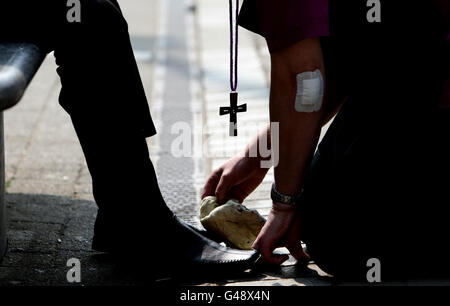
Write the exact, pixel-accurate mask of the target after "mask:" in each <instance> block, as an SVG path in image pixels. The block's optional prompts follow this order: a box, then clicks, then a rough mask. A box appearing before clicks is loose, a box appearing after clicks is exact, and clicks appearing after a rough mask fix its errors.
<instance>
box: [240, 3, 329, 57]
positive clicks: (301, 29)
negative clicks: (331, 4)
mask: <svg viewBox="0 0 450 306" xmlns="http://www.w3.org/2000/svg"><path fill="white" fill-rule="evenodd" d="M282 4H283V5H280V3H279V2H278V1H275V0H244V3H243V4H242V8H241V11H240V14H239V24H240V25H241V26H242V27H244V28H246V29H248V30H250V31H252V32H255V33H258V34H260V35H262V36H264V37H265V38H266V40H267V45H268V47H269V50H270V51H271V52H276V51H279V50H282V49H284V48H286V47H288V46H290V45H292V44H295V43H296V42H299V41H301V40H303V39H305V38H311V37H319V36H328V35H329V34H330V30H329V22H328V0H283V2H282Z"/></svg>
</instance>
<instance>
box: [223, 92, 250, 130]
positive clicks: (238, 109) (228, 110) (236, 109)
mask: <svg viewBox="0 0 450 306" xmlns="http://www.w3.org/2000/svg"><path fill="white" fill-rule="evenodd" d="M237 101H238V93H237V92H236V91H233V92H231V93H230V106H226V107H221V108H220V116H223V115H230V136H237V113H242V112H246V111H247V104H242V105H239V106H238V105H237Z"/></svg>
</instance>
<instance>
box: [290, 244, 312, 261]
mask: <svg viewBox="0 0 450 306" xmlns="http://www.w3.org/2000/svg"><path fill="white" fill-rule="evenodd" d="M287 249H288V250H289V253H291V255H292V256H294V258H295V259H296V260H297V261H309V256H308V254H306V253H305V252H304V251H303V248H302V244H301V243H300V242H298V243H295V244H293V245H291V246H287Z"/></svg>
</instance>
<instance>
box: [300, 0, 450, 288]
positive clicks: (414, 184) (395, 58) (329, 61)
mask: <svg viewBox="0 0 450 306" xmlns="http://www.w3.org/2000/svg"><path fill="white" fill-rule="evenodd" d="M366 12H367V7H366V6H365V3H363V2H361V1H347V2H345V3H343V2H342V1H330V15H331V19H330V20H331V30H332V35H331V36H330V37H328V38H325V39H323V42H324V47H325V48H324V57H325V61H326V66H327V76H328V77H331V78H335V80H337V81H338V86H339V89H341V90H342V91H344V94H345V95H348V96H350V99H349V100H348V101H347V102H346V104H345V105H344V107H343V109H342V110H341V111H340V114H339V115H338V117H337V118H336V120H335V122H333V125H332V126H331V127H330V129H329V131H328V133H327V136H325V138H324V141H323V142H322V144H321V145H320V147H319V154H318V155H317V156H316V159H315V161H314V163H313V165H312V167H311V172H310V174H309V177H308V180H307V183H306V185H305V193H304V196H303V198H302V199H301V200H300V202H299V206H300V210H301V216H302V218H303V225H304V229H303V233H304V236H305V237H304V240H305V241H306V243H307V245H308V248H309V250H310V252H311V255H312V257H313V259H314V260H315V261H316V262H317V263H318V264H319V266H321V267H322V268H323V269H324V270H326V271H327V272H329V273H331V274H336V275H339V276H342V277H352V278H353V277H357V278H360V279H362V280H365V277H366V273H367V271H368V269H369V268H368V267H366V263H367V260H368V259H370V258H378V259H380V261H381V269H382V279H386V278H389V277H392V278H399V277H400V278H401V277H403V278H407V277H409V276H431V275H436V274H438V273H443V274H445V273H447V275H448V271H449V270H450V269H449V265H448V263H447V260H445V257H446V256H448V255H449V254H450V251H449V247H448V246H447V243H446V240H447V238H446V233H447V232H448V228H449V226H448V221H446V220H445V219H446V218H445V217H443V216H445V205H444V203H445V202H448V194H447V193H446V192H445V188H444V187H443V186H445V185H446V184H447V185H448V184H449V182H450V180H449V179H448V175H442V174H445V173H446V171H444V169H448V167H449V165H450V163H449V161H448V157H446V155H447V154H448V149H446V147H445V144H444V145H443V143H445V142H448V135H446V133H442V131H448V120H449V118H448V117H447V118H446V119H445V118H441V119H439V120H437V118H438V116H436V114H434V113H433V111H432V110H433V108H434V107H435V105H436V104H437V101H438V99H437V98H438V97H439V93H440V92H439V90H440V88H441V85H442V69H445V65H443V64H442V63H444V62H445V60H444V59H445V57H444V56H445V53H444V52H443V50H444V48H443V46H444V45H443V40H442V39H441V38H440V37H438V36H437V35H438V33H439V31H437V29H438V28H439V25H438V24H437V22H436V21H437V20H438V16H437V14H436V12H437V11H436V10H434V7H433V6H432V3H431V2H428V1H422V5H421V6H409V7H405V6H403V5H401V4H399V3H396V2H387V1H386V2H383V4H382V18H383V22H382V23H380V24H370V23H368V22H366V19H365V13H366ZM413 29H415V30H413ZM419 32H421V33H423V35H421V43H420V44H415V43H414V42H415V41H416V40H415V36H416V35H417V33H419ZM418 75H427V78H418V77H417V76H418ZM446 121H447V124H446V123H445V122H446ZM445 152H447V153H445Z"/></svg>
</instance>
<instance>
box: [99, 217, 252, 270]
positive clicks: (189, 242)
mask: <svg viewBox="0 0 450 306" xmlns="http://www.w3.org/2000/svg"><path fill="white" fill-rule="evenodd" d="M201 233H202V231H201V230H199V229H196V228H194V227H192V226H190V225H188V224H187V223H185V222H184V221H182V220H180V219H179V218H178V217H176V216H173V218H172V219H171V220H169V221H168V223H167V225H166V226H165V228H164V229H161V233H152V235H151V236H152V237H153V238H154V240H152V241H151V240H150V239H149V241H148V242H146V245H148V247H144V246H143V245H142V243H141V244H140V246H139V247H138V248H137V250H130V249H122V250H120V251H119V252H118V251H114V250H113V248H111V247H110V246H109V245H108V243H106V244H105V243H102V240H101V239H94V242H93V246H92V247H93V249H94V250H97V251H102V252H109V253H115V255H116V256H118V257H119V259H120V260H121V261H122V262H124V263H131V264H133V263H136V265H139V266H140V267H141V268H142V263H143V262H145V263H146V264H145V266H147V268H148V269H149V270H153V271H154V272H155V274H158V275H161V274H164V273H166V274H167V275H173V274H179V273H184V272H194V273H196V274H205V273H206V274H211V273H212V274H214V273H217V272H223V271H227V272H242V271H244V270H246V269H249V268H251V267H252V265H253V264H254V263H255V262H256V260H257V259H258V257H259V254H258V253H257V252H256V251H254V250H251V251H246V250H237V249H231V248H228V247H226V246H223V245H220V244H219V243H218V242H216V241H213V240H211V239H208V238H207V237H205V236H203V235H202V234H201ZM149 237H150V236H149ZM133 249H134V248H133Z"/></svg>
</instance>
